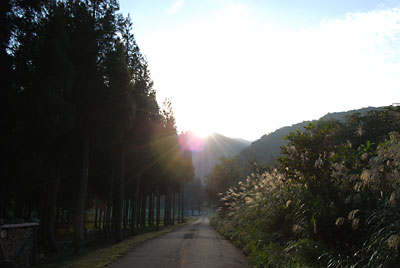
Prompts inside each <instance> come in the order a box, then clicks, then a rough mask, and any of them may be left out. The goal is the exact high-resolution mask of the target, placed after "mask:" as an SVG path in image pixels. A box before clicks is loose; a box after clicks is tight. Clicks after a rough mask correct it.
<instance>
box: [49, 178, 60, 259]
mask: <svg viewBox="0 0 400 268" xmlns="http://www.w3.org/2000/svg"><path fill="white" fill-rule="evenodd" d="M56 176H57V177H56V179H55V181H54V182H53V183H52V184H51V185H50V189H49V200H48V201H49V204H48V206H49V215H48V217H49V221H48V232H49V233H48V242H49V246H50V249H51V250H52V251H58V246H57V241H56V233H55V222H56V217H57V196H58V191H59V189H60V181H61V180H60V176H59V174H57V175H56Z"/></svg>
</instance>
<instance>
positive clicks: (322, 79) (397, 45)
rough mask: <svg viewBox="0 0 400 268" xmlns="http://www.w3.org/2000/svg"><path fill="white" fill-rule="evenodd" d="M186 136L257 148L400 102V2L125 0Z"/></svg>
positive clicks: (160, 95)
mask: <svg viewBox="0 0 400 268" xmlns="http://www.w3.org/2000/svg"><path fill="white" fill-rule="evenodd" d="M120 11H121V12H122V13H123V14H124V15H128V14H129V15H130V17H131V18H132V22H133V33H134V34H135V37H136V41H137V43H138V44H139V47H140V49H141V51H142V53H143V54H144V55H145V57H146V58H147V60H148V64H149V68H150V72H151V77H152V79H153V81H154V88H155V90H156V92H157V100H158V102H159V103H160V105H161V103H162V102H163V100H165V99H166V98H168V99H169V100H170V101H171V102H172V106H173V110H174V114H175V118H176V124H177V128H178V130H179V131H189V130H191V131H193V132H195V133H197V134H198V135H207V134H210V133H212V132H217V133H220V134H223V135H225V136H228V137H233V138H244V139H247V140H251V141H253V140H256V139H258V138H260V137H261V136H262V135H264V134H268V133H271V132H273V131H274V130H276V129H278V128H280V127H283V126H287V125H292V124H295V123H299V122H302V121H305V120H314V119H318V118H320V117H322V116H324V115H325V114H327V113H328V112H341V111H348V110H353V109H359V108H362V107H367V106H375V107H377V106H386V105H391V104H394V103H399V102H400V1H393V0H381V1H378V0H335V1H322V0H302V1H298V0H247V1H244V0H243V1H240V0H237V1H235V0H202V1H199V0H197V1H195V0H171V1H170V0H163V1H161V0H158V1H156V0H154V1H152V0H147V1H139V0H122V1H121V0H120Z"/></svg>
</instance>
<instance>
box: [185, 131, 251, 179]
mask: <svg viewBox="0 0 400 268" xmlns="http://www.w3.org/2000/svg"><path fill="white" fill-rule="evenodd" d="M248 145H250V142H249V141H246V140H243V139H234V138H229V137H226V136H223V135H221V134H218V133H214V134H212V135H210V136H208V137H206V138H205V140H204V150H202V151H198V152H193V153H192V160H193V166H194V172H195V177H196V178H200V180H201V181H202V183H204V180H205V176H207V175H208V174H209V173H210V172H211V171H212V169H213V168H214V167H215V165H216V164H217V163H218V160H219V159H220V158H221V157H222V156H225V157H232V156H235V155H237V154H238V153H239V152H240V151H241V150H242V149H243V148H245V147H246V146H248Z"/></svg>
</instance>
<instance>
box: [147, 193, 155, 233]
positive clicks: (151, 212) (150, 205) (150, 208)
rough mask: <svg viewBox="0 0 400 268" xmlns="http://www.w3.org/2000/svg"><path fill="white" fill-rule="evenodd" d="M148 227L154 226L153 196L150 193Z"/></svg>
mask: <svg viewBox="0 0 400 268" xmlns="http://www.w3.org/2000/svg"><path fill="white" fill-rule="evenodd" d="M148 220H149V226H150V227H152V226H153V225H154V195H153V193H150V195H149V218H148Z"/></svg>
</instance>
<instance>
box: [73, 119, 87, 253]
mask: <svg viewBox="0 0 400 268" xmlns="http://www.w3.org/2000/svg"><path fill="white" fill-rule="evenodd" d="M88 180H89V126H88V122H87V119H86V122H85V126H84V144H83V164H82V180H81V182H80V184H79V190H78V195H77V199H78V202H77V205H76V210H75V229H74V244H75V254H81V253H82V252H83V247H84V241H83V229H84V227H85V226H84V224H85V223H84V220H85V202H86V194H87V185H88Z"/></svg>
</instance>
